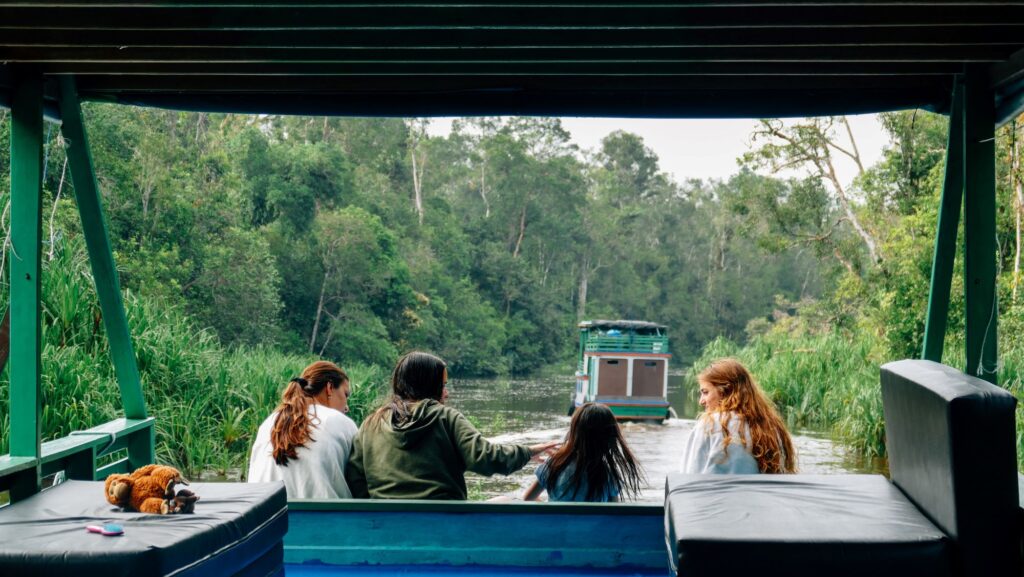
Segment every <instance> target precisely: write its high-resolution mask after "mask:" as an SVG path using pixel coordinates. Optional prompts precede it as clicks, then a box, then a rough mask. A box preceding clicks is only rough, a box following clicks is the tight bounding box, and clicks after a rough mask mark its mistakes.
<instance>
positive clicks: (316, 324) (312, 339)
mask: <svg viewBox="0 0 1024 577" xmlns="http://www.w3.org/2000/svg"><path fill="white" fill-rule="evenodd" d="M328 278H330V272H324V282H323V283H322V284H321V285H320V302H318V303H317V305H316V317H315V318H314V320H313V334H312V335H310V336H309V354H313V350H314V348H315V347H316V333H317V331H319V330H320V317H321V316H322V315H323V313H324V294H326V293H327V279H328Z"/></svg>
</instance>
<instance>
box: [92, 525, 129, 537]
mask: <svg viewBox="0 0 1024 577" xmlns="http://www.w3.org/2000/svg"><path fill="white" fill-rule="evenodd" d="M85 530H86V531H88V532H90V533H99V534H100V535H105V536H107V537H113V536H115V535H124V529H123V528H122V527H121V526H120V525H118V524H117V523H107V524H106V525H86V527H85Z"/></svg>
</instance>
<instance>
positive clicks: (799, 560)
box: [665, 474, 950, 577]
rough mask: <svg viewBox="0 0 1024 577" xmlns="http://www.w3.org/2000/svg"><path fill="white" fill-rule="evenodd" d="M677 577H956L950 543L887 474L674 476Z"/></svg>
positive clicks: (671, 514)
mask: <svg viewBox="0 0 1024 577" xmlns="http://www.w3.org/2000/svg"><path fill="white" fill-rule="evenodd" d="M666 491H667V498H666V501H665V515H666V517H667V528H668V542H669V543H670V544H675V549H676V555H675V556H673V557H674V559H673V561H674V562H676V563H678V571H679V575H757V576H763V575H787V576H799V575H807V576H814V577H821V576H823V575H829V576H834V575H850V576H856V577H865V576H870V577H884V576H888V575H892V576H898V577H909V576H912V575H920V576H929V577H931V576H935V577H942V576H944V575H949V574H950V572H949V571H950V570H949V567H950V557H949V553H950V551H949V542H948V540H947V539H946V536H945V535H944V534H943V532H942V531H940V530H939V529H938V528H937V527H935V525H933V524H932V523H931V522H930V521H928V519H927V518H925V516H924V515H922V514H921V513H920V511H918V510H917V508H916V507H914V505H913V504H912V503H910V501H908V500H907V498H906V497H904V496H903V494H902V493H900V491H899V489H897V488H896V487H894V486H893V485H892V483H890V482H889V481H888V480H886V479H885V477H882V476H881V475H798V476H790V475H785V476H784V475H681V474H675V475H669V477H668V479H667V480H666Z"/></svg>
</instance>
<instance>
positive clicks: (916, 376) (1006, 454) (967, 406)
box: [882, 360, 1020, 575]
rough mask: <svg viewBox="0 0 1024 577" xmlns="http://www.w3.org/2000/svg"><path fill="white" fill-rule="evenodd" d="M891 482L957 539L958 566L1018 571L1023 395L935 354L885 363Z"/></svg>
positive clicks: (973, 571)
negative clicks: (1017, 419) (1018, 421)
mask: <svg viewBox="0 0 1024 577" xmlns="http://www.w3.org/2000/svg"><path fill="white" fill-rule="evenodd" d="M882 399H883V402H884V406H885V423H886V447H887V450H888V453H889V471H890V473H891V475H892V481H893V483H895V484H896V485H897V486H898V487H899V488H900V489H902V490H903V491H904V493H906V495H907V497H909V498H910V500H911V501H913V502H914V504H915V505H917V506H918V507H920V508H921V510H922V511H923V512H924V514H925V515H927V516H928V517H929V518H930V519H931V520H932V521H933V522H934V523H935V524H936V525H937V526H938V527H939V528H941V529H942V530H943V531H945V532H946V533H947V534H948V535H949V536H950V537H952V538H953V540H954V541H955V558H956V564H957V567H958V573H959V574H963V575H1019V574H1020V550H1019V539H1020V537H1019V535H1020V534H1019V530H1020V527H1019V523H1018V513H1017V509H1018V494H1017V491H1018V488H1017V447H1016V431H1015V428H1014V414H1015V408H1016V404H1017V400H1016V399H1015V398H1014V396H1013V395H1011V394H1010V393H1008V392H1006V391H1005V390H1003V389H1001V388H999V387H996V386H994V385H992V384H990V383H987V382H985V381H983V380H981V379H978V378H975V377H971V376H968V375H966V374H964V373H963V372H961V371H958V370H956V369H954V368H951V367H947V366H945V365H941V364H939V363H933V362H930V361H917V360H910V361H898V362H893V363H888V364H886V365H884V366H883V367H882Z"/></svg>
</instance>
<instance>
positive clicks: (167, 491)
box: [104, 465, 188, 515]
mask: <svg viewBox="0 0 1024 577" xmlns="http://www.w3.org/2000/svg"><path fill="white" fill-rule="evenodd" d="M176 483H182V484H185V485H188V481H186V480H185V479H184V478H183V477H182V476H181V473H180V472H179V471H178V470H177V469H175V468H174V467H167V466H164V465H146V466H145V467H140V468H138V469H136V470H135V472H133V473H132V474H131V475H125V474H121V473H117V474H114V475H110V476H109V477H107V481H106V484H105V487H104V489H105V491H106V494H107V502H108V503H110V504H111V505H117V506H118V507H121V508H122V509H125V510H135V511H139V512H140V513H155V514H158V515H166V514H167V513H174V512H175V510H176V509H177V503H176V502H175V501H174V497H175V493H174V485H175V484H176Z"/></svg>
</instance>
